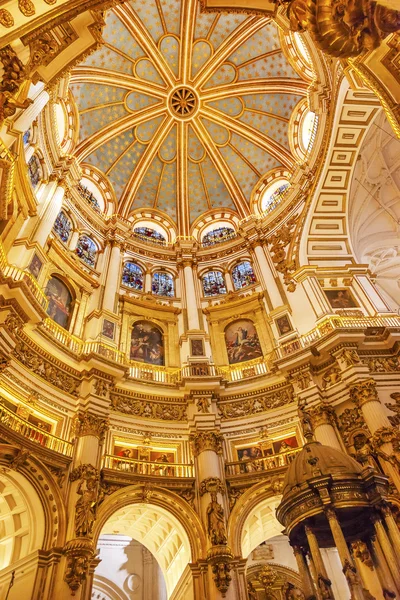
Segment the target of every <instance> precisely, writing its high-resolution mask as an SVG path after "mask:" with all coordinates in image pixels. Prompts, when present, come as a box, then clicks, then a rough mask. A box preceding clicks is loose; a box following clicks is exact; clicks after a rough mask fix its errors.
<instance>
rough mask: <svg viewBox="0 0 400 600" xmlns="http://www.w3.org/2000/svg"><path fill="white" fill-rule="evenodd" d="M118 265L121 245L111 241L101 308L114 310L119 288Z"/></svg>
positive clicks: (119, 263)
mask: <svg viewBox="0 0 400 600" xmlns="http://www.w3.org/2000/svg"><path fill="white" fill-rule="evenodd" d="M120 266H121V246H120V244H118V243H113V246H112V248H111V254H110V260H109V262H108V271H107V279H106V285H105V288H104V298H103V309H104V310H109V311H111V312H114V306H115V296H116V293H117V291H118V289H119V273H120Z"/></svg>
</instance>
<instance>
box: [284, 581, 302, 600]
mask: <svg viewBox="0 0 400 600" xmlns="http://www.w3.org/2000/svg"><path fill="white" fill-rule="evenodd" d="M283 596H284V598H285V599H286V600H306V596H305V594H304V592H302V590H301V589H300V588H298V587H296V586H295V585H293V583H290V581H288V582H287V583H285V586H284V588H283Z"/></svg>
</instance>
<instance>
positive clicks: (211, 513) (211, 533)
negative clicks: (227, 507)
mask: <svg viewBox="0 0 400 600" xmlns="http://www.w3.org/2000/svg"><path fill="white" fill-rule="evenodd" d="M210 494H211V502H210V504H209V505H208V506H207V533H208V537H209V538H210V541H211V544H212V545H213V546H226V544H227V541H228V540H227V537H226V527H225V511H224V509H223V507H222V506H221V504H220V503H219V502H218V500H217V494H216V492H210Z"/></svg>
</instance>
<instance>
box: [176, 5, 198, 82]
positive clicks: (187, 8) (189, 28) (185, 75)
mask: <svg viewBox="0 0 400 600" xmlns="http://www.w3.org/2000/svg"><path fill="white" fill-rule="evenodd" d="M196 15H197V0H185V2H182V4H181V29H180V31H181V43H180V49H179V52H180V56H179V76H180V81H181V83H183V84H187V83H188V82H189V81H190V75H191V69H192V43H193V35H194V28H195V23H196Z"/></svg>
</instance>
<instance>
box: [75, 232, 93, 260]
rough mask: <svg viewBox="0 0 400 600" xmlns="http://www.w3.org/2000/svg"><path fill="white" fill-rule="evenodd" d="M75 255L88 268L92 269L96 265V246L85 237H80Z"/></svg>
mask: <svg viewBox="0 0 400 600" xmlns="http://www.w3.org/2000/svg"><path fill="white" fill-rule="evenodd" d="M75 252H76V254H77V255H78V256H79V258H80V259H81V260H83V262H85V263H86V264H87V265H89V267H94V265H95V263H96V255H97V248H96V244H95V243H94V241H93V240H92V239H90V237H88V236H87V235H81V237H80V238H79V240H78V243H77V245H76V248H75Z"/></svg>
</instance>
